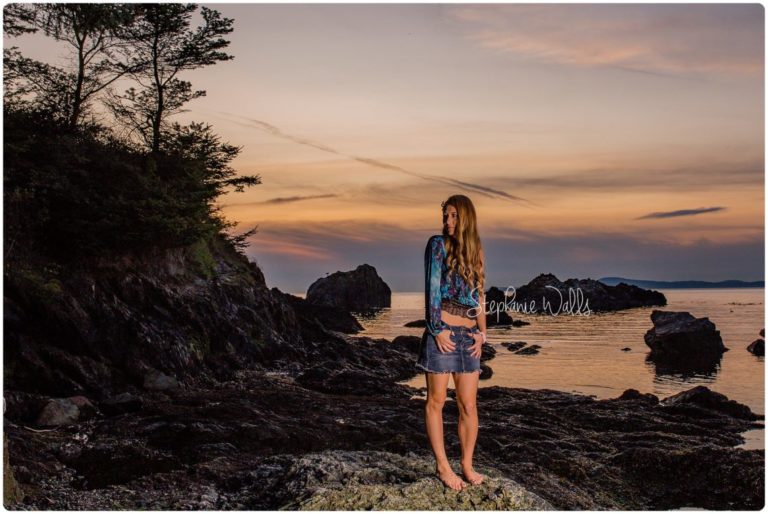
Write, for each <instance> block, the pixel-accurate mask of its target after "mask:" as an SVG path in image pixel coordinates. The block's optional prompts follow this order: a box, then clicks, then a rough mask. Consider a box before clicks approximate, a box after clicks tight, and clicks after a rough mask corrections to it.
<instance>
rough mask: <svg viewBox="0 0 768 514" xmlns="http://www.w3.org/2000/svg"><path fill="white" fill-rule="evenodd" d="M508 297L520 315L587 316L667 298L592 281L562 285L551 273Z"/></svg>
mask: <svg viewBox="0 0 768 514" xmlns="http://www.w3.org/2000/svg"><path fill="white" fill-rule="evenodd" d="M509 293H510V295H509V297H508V298H507V303H508V304H510V305H511V303H512V302H514V303H515V304H517V306H518V307H519V310H520V311H521V312H522V311H525V312H530V313H544V314H549V313H552V314H561V315H562V314H576V313H584V314H585V313H587V311H589V312H605V311H616V310H621V309H631V308H634V307H648V306H657V305H666V304H667V299H666V297H665V296H664V295H663V294H662V293H660V292H658V291H652V290H647V289H642V288H640V287H637V286H632V285H627V284H625V283H623V282H622V283H620V284H618V285H616V286H608V285H605V284H603V283H602V282H600V281H598V280H592V279H589V278H587V279H575V278H570V279H568V280H566V281H564V282H562V281H560V280H559V279H558V278H557V277H556V276H555V275H553V274H551V273H542V274H540V275H538V276H537V277H536V278H534V279H533V280H531V281H530V282H529V283H527V284H526V285H524V286H521V287H519V288H517V289H515V290H514V291H513V290H511V289H510V291H509ZM513 293H514V297H513Z"/></svg>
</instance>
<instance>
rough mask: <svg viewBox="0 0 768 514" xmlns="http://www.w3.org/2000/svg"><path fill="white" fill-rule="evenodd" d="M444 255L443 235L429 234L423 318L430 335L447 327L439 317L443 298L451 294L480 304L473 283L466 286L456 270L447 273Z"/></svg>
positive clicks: (467, 303) (454, 298)
mask: <svg viewBox="0 0 768 514" xmlns="http://www.w3.org/2000/svg"><path fill="white" fill-rule="evenodd" d="M445 256H446V253H445V238H444V236H443V235H434V236H432V237H430V238H429V241H428V242H427V248H426V249H425V251H424V276H425V284H424V300H425V316H424V318H425V320H426V322H427V330H428V331H429V333H430V334H432V335H433V336H436V335H437V334H438V333H439V332H440V331H441V330H445V329H447V326H446V323H445V322H444V321H443V320H442V319H440V315H441V308H440V302H441V301H442V300H443V299H451V298H452V299H453V300H454V301H456V302H459V303H461V304H464V305H467V306H469V307H477V306H479V305H480V293H479V291H478V290H477V289H476V288H475V287H474V286H469V285H468V284H467V283H466V282H465V281H464V278H463V277H462V276H461V275H460V274H459V273H450V274H449V272H448V271H449V270H448V266H447V264H446V262H445Z"/></svg>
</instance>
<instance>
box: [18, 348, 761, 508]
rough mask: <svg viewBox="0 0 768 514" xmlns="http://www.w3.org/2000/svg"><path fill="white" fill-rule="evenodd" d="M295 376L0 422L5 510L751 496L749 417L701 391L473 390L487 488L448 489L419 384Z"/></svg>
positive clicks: (702, 500)
mask: <svg viewBox="0 0 768 514" xmlns="http://www.w3.org/2000/svg"><path fill="white" fill-rule="evenodd" d="M361 347H362V348H364V347H365V345H361ZM347 379H348V380H355V379H354V378H353V377H351V376H347ZM301 381H302V380H301V377H292V376H290V375H289V374H287V373H283V372H276V373H265V372H263V371H246V370H243V371H240V372H238V373H237V374H236V376H235V377H233V378H232V379H231V380H229V381H225V382H222V383H219V384H215V385H214V386H204V385H192V386H190V387H188V388H179V389H177V390H171V391H165V392H152V393H143V394H141V399H142V402H141V405H142V407H141V409H140V410H137V411H133V412H127V413H123V414H118V415H112V416H106V415H105V416H99V417H97V418H94V419H91V420H89V421H85V422H79V423H75V424H71V425H67V426H60V427H56V428H54V429H50V430H43V431H36V430H29V429H28V428H27V427H26V426H25V425H24V424H21V423H18V424H17V423H14V422H11V421H9V420H7V419H6V423H5V430H6V434H7V437H8V438H9V442H10V447H11V455H12V456H13V457H12V460H13V469H14V473H15V475H16V478H17V479H18V480H19V482H20V483H21V485H22V487H23V489H24V491H25V493H26V494H27V497H26V499H25V500H24V501H23V502H22V503H20V504H18V505H14V506H13V507H12V508H18V509H22V510H26V509H29V510H45V509H48V510H63V509H66V510H82V509H89V510H100V509H142V510H143V509H158V510H160V509H221V510H229V509H255V510H278V509H286V508H289V509H310V510H325V509H335V510H345V509H347V508H349V509H369V508H387V509H392V510H397V509H408V510H421V509H422V508H423V509H430V508H435V509H440V510H464V509H466V510H473V509H488V508H493V509H501V510H521V509H523V510H539V509H541V510H548V509H553V508H554V509H558V510H575V509H578V510H582V509H595V510H603V509H662V510H663V509H673V508H680V507H684V506H694V507H700V508H706V509H713V510H720V509H759V508H761V507H762V505H763V502H764V497H763V480H764V478H763V477H764V452H763V451H761V450H743V449H738V448H734V446H735V445H737V444H740V443H741V442H743V438H742V437H741V436H740V435H739V434H740V432H743V431H744V430H747V429H750V428H755V427H760V426H762V424H761V423H759V422H758V420H759V419H763V417H762V416H757V415H754V414H752V413H751V412H750V411H749V409H748V408H747V407H746V406H741V405H739V404H736V402H732V401H728V400H727V399H726V398H724V397H721V396H722V395H717V393H712V392H710V391H709V390H708V389H706V388H705V387H702V386H699V387H697V388H694V389H695V390H691V391H686V392H684V393H679V394H678V395H675V397H673V398H670V399H666V400H665V401H661V402H659V400H658V398H656V397H655V396H653V395H650V394H645V395H643V394H639V393H637V392H636V391H634V390H628V391H626V392H625V393H624V394H623V395H622V396H620V397H618V398H615V399H609V400H596V399H593V398H591V397H589V396H584V395H578V394H572V393H565V392H559V391H553V390H546V389H545V390H528V389H518V388H504V387H488V388H480V390H479V392H478V406H479V410H480V432H479V438H478V442H477V447H476V452H475V454H476V466H475V468H476V470H477V471H479V472H480V473H483V474H487V475H488V476H489V479H488V480H487V481H486V482H485V483H484V484H481V485H480V486H474V487H471V488H470V490H467V491H462V492H456V491H452V490H450V489H448V488H446V487H444V486H443V485H442V484H441V483H440V482H439V480H438V479H437V478H436V477H435V476H434V475H433V474H432V473H431V470H432V468H433V460H432V456H431V452H430V451H429V442H428V440H427V438H426V434H425V432H424V430H423V408H424V400H423V398H422V397H420V396H419V393H424V390H423V389H422V390H417V389H412V388H405V389H407V391H404V390H403V388H402V386H395V385H390V386H386V385H385V386H384V387H382V388H380V389H378V391H377V394H371V393H372V391H371V390H370V388H368V389H366V391H365V392H364V393H363V394H351V393H350V390H351V389H352V388H351V387H349V386H348V387H344V388H341V389H343V392H341V393H331V392H326V391H324V390H318V389H327V382H321V381H308V382H307V384H308V385H300V384H299V382H301ZM340 381H342V382H343V381H344V380H340ZM404 392H405V393H409V394H403V393H404ZM410 393H413V396H411V395H410ZM449 393H450V395H451V397H452V394H453V391H449ZM686 393H687V394H686ZM457 416H458V411H457V409H456V405H455V403H454V402H453V401H452V398H451V399H449V401H448V402H447V403H446V407H445V410H444V414H443V417H444V423H445V436H446V449H447V451H448V454H449V456H450V457H452V461H453V463H454V465H455V468H456V469H458V462H457V458H458V455H460V446H459V441H458V435H457V432H456V429H457V423H458V417H457ZM37 430H40V428H38V429H37ZM6 507H9V508H11V506H10V505H6Z"/></svg>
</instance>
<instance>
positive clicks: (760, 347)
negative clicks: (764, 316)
mask: <svg viewBox="0 0 768 514" xmlns="http://www.w3.org/2000/svg"><path fill="white" fill-rule="evenodd" d="M760 337H765V329H764V328H761V329H760ZM747 351H748V352H749V353H752V354H754V355H756V356H758V357H764V356H765V340H764V339H755V340H754V341H752V342H751V343H749V345H748V346H747Z"/></svg>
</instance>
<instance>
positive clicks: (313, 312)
mask: <svg viewBox="0 0 768 514" xmlns="http://www.w3.org/2000/svg"><path fill="white" fill-rule="evenodd" d="M271 292H272V294H273V295H275V296H278V297H280V298H282V299H283V301H284V302H285V303H286V304H288V305H290V306H291V307H292V308H293V310H295V311H296V312H297V313H298V314H299V315H300V316H301V317H303V318H307V319H314V320H315V321H317V323H319V324H320V325H322V326H323V327H325V328H326V329H328V330H334V331H336V332H343V333H345V334H357V333H358V332H362V330H363V326H362V325H361V324H360V322H359V321H357V319H356V318H355V317H354V316H353V315H352V314H351V313H350V312H349V311H347V310H344V309H341V308H339V307H330V306H328V305H318V304H314V303H310V302H308V301H307V300H306V299H304V298H301V297H299V296H295V295H292V294H288V293H283V292H282V291H280V290H279V289H278V288H276V287H273V288H272V289H271Z"/></svg>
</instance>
